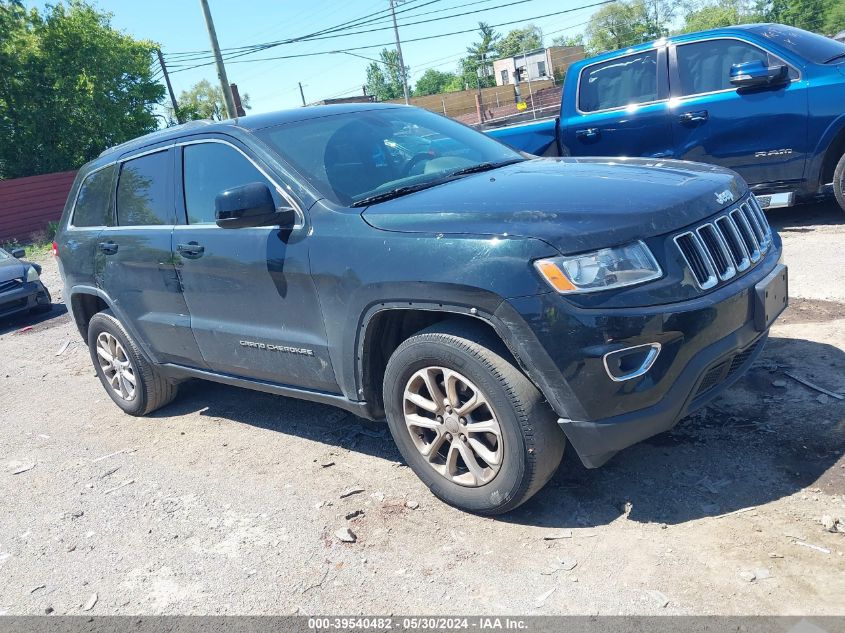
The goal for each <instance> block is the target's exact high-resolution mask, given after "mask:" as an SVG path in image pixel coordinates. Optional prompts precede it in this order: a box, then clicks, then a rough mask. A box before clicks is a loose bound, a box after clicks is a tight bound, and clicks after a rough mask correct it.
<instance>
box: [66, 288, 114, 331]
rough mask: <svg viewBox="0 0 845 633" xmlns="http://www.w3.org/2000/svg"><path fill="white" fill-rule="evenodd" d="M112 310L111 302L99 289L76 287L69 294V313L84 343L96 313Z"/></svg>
mask: <svg viewBox="0 0 845 633" xmlns="http://www.w3.org/2000/svg"><path fill="white" fill-rule="evenodd" d="M109 309H112V302H111V300H110V299H109V297H108V295H106V294H105V293H104V292H103V291H102V290H100V289H99V288H94V287H89V286H77V287H74V288H73V289H72V290H71V293H70V311H71V314H72V315H73V320H74V323H76V329H77V330H79V334H80V336H82V339H83V340H84V341H86V342H87V341H88V324H89V323H90V322H91V317H93V316H94V315H95V314H97V313H98V312H102V311H103V310H109Z"/></svg>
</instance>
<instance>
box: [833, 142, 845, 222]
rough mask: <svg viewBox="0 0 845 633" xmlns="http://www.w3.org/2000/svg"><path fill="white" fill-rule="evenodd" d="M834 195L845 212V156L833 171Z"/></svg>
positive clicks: (844, 155)
mask: <svg viewBox="0 0 845 633" xmlns="http://www.w3.org/2000/svg"><path fill="white" fill-rule="evenodd" d="M833 194H834V195H835V196H836V201H837V202H838V203H839V206H840V207H841V208H842V210H843V211H845V154H843V155H842V158H840V159H839V163H837V165H836V169H835V170H834V171H833Z"/></svg>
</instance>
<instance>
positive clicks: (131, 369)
mask: <svg viewBox="0 0 845 633" xmlns="http://www.w3.org/2000/svg"><path fill="white" fill-rule="evenodd" d="M112 341H114V342H115V345H112V344H111V343H112ZM101 343H102V344H103V345H102V350H103V351H104V352H106V353H107V354H111V355H113V357H114V358H117V359H118V363H119V367H120V369H119V371H117V370H114V369H111V367H115V366H117V364H110V363H109V362H108V360H107V357H106V356H102V355H101V354H100V352H98V350H97V348H98V345H100V344H101ZM88 350H89V352H90V354H91V362H92V363H93V364H94V369H95V370H96V372H97V376H98V377H99V379H100V382H101V383H102V384H103V388H104V389H105V390H106V393H107V394H109V397H110V398H111V399H112V400H113V401H114V403H115V404H116V405H117V406H119V407H120V408H121V409H123V410H124V411H125V412H126V413H128V414H129V415H135V416H142V415H146V414H148V413H152V412H153V411H155V410H156V409H158V408H160V407H163V406H164V405H166V404H168V403H169V402H170V401H172V400H173V398H175V397H176V393H177V391H178V387H177V384H176V383H174V382H173V381H171V380H168V379H167V378H165V377H164V376H163V375H162V373H161V372H160V371H158V370H157V369H156V368H155V367H154V366H153V365H151V364H150V363H149V362H148V361H147V359H146V358H144V355H143V354H141V352H140V350H139V349H138V346H137V345H135V342H134V341H133V340H132V339H131V338H130V336H129V334H127V333H126V330H125V329H124V328H123V325H122V324H121V323H120V321H119V320H118V319H117V318H116V317H115V316H114V314H113V313H112V311H111V310H104V311H103V312H98V313H97V314H95V315H94V316H93V317H91V322H90V323H89V324H88ZM115 350H117V351H118V353H116V354H115ZM118 374H119V375H118ZM130 376H131V377H132V378H134V380H135V385H134V392H133V393H131V397H128V396H129V395H130V394H129V386H130V385H131V380H130ZM124 394H125V395H124Z"/></svg>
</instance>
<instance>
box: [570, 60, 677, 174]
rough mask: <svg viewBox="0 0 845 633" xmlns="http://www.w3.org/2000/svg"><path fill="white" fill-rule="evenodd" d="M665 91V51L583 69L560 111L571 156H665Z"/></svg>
mask: <svg viewBox="0 0 845 633" xmlns="http://www.w3.org/2000/svg"><path fill="white" fill-rule="evenodd" d="M668 91H669V82H668V69H667V57H666V49H665V48H653V49H650V50H647V51H642V52H639V53H632V54H629V55H621V56H619V57H615V58H613V59H610V60H605V61H601V62H596V63H594V64H590V65H588V66H584V67H583V68H582V69H581V73H580V75H579V77H578V82H577V89H576V94H575V95H574V96H572V97H570V98H571V99H572V101H570V102H569V103H568V104H567V107H565V108H564V110H565V111H566V112H570V113H572V115H571V116H569V117H568V118H565V119H563V120H561V128H562V139H563V143H564V145H565V146H566V148H567V150H568V151H569V153H570V154H571V155H572V156H646V157H652V156H653V157H658V158H661V157H668V156H671V154H672V125H671V123H670V121H669V113H668V97H669V94H668ZM570 92H571V91H570Z"/></svg>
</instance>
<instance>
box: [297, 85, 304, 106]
mask: <svg viewBox="0 0 845 633" xmlns="http://www.w3.org/2000/svg"><path fill="white" fill-rule="evenodd" d="M298 83H299V96H300V97H302V107H303V108H304V107H305V93H304V92H303V91H302V82H301V81H300V82H298Z"/></svg>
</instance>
